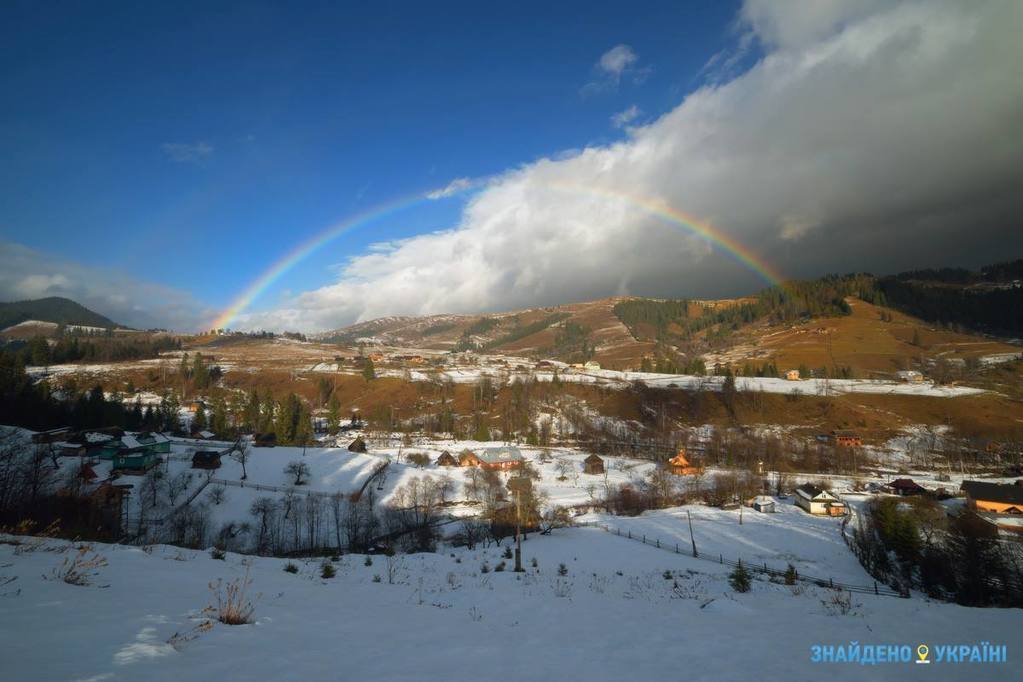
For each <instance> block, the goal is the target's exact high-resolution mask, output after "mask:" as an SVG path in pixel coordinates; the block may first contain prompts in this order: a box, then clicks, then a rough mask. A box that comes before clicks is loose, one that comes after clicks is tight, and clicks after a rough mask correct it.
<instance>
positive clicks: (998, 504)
mask: <svg viewBox="0 0 1023 682" xmlns="http://www.w3.org/2000/svg"><path fill="white" fill-rule="evenodd" d="M962 491H963V492H964V493H966V506H967V507H969V508H970V509H972V510H974V511H977V512H991V513H994V514H1023V479H1020V480H1018V481H1016V482H1015V483H989V482H987V481H963V484H962Z"/></svg>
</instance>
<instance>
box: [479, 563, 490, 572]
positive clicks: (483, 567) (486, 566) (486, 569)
mask: <svg viewBox="0 0 1023 682" xmlns="http://www.w3.org/2000/svg"><path fill="white" fill-rule="evenodd" d="M480 573H490V566H488V565H487V562H486V561H484V562H483V565H482V566H480Z"/></svg>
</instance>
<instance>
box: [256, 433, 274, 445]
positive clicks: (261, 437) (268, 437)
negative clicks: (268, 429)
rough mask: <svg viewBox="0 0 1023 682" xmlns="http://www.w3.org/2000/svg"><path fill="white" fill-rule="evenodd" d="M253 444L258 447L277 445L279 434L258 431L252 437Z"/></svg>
mask: <svg viewBox="0 0 1023 682" xmlns="http://www.w3.org/2000/svg"><path fill="white" fill-rule="evenodd" d="M252 444H253V445H254V446H255V447H257V448H272V447H274V446H275V445H277V434H276V433H257V434H256V435H254V436H253V437H252Z"/></svg>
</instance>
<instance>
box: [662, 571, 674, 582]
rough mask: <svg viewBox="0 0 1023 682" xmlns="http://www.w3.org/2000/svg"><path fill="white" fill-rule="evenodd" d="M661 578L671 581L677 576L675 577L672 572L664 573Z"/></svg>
mask: <svg viewBox="0 0 1023 682" xmlns="http://www.w3.org/2000/svg"><path fill="white" fill-rule="evenodd" d="M661 576H662V577H663V578H664V579H665V580H671V579H672V578H674V577H675V576H674V575H673V574H672V572H671V571H665V572H664V573H662V574H661Z"/></svg>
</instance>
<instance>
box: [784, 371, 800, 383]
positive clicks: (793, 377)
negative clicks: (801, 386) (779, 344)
mask: <svg viewBox="0 0 1023 682" xmlns="http://www.w3.org/2000/svg"><path fill="white" fill-rule="evenodd" d="M785 380H786V381H799V370H798V369H789V370H785Z"/></svg>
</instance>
